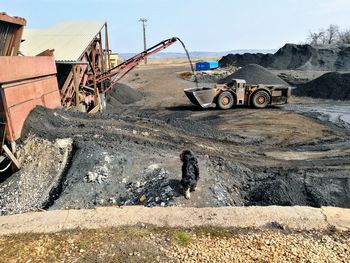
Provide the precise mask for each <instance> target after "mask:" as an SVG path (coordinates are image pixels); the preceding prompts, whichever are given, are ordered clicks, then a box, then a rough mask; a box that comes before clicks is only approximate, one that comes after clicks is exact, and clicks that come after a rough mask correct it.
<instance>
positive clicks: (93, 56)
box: [91, 45, 100, 107]
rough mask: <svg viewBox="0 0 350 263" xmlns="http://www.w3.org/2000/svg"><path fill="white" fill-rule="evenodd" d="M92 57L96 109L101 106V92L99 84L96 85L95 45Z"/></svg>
mask: <svg viewBox="0 0 350 263" xmlns="http://www.w3.org/2000/svg"><path fill="white" fill-rule="evenodd" d="M91 56H92V61H91V64H92V67H93V72H94V73H93V82H94V93H95V94H94V105H95V107H96V106H99V105H100V98H99V95H100V94H99V90H98V88H97V83H96V67H95V63H96V61H95V45H94V46H93V47H92V49H91Z"/></svg>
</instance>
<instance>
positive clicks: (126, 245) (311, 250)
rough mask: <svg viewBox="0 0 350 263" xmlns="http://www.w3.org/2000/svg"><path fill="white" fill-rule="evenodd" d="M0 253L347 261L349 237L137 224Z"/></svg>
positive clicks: (23, 242) (4, 243)
mask: <svg viewBox="0 0 350 263" xmlns="http://www.w3.org/2000/svg"><path fill="white" fill-rule="evenodd" d="M0 253H1V255H2V257H1V260H0V261H1V262H49V261H51V262H82V261H83V262H348V259H349V258H350V236H349V233H346V232H345V233H337V232H332V231H328V232H312V231H309V232H293V231H288V230H283V229H270V230H254V229H220V228H208V227H206V228H198V229H191V230H181V229H152V228H148V227H147V226H141V227H132V228H130V227H129V228H124V229H100V230H75V231H70V232H61V233H55V234H24V235H23V234H22V235H12V236H1V237H0ZM3 260H4V261H3Z"/></svg>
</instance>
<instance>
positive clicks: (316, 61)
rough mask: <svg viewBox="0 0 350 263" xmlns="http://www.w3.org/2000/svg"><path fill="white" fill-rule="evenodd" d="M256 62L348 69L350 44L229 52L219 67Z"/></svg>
mask: <svg viewBox="0 0 350 263" xmlns="http://www.w3.org/2000/svg"><path fill="white" fill-rule="evenodd" d="M252 63H254V64H258V65H261V66H263V67H266V68H271V69H299V70H323V71H350V45H342V46H311V45H296V44H286V45H284V46H283V47H282V48H280V49H279V50H278V51H277V52H276V53H275V54H261V53H257V54H251V53H245V54H229V55H227V56H224V57H223V58H222V59H221V60H220V61H219V64H220V67H228V66H237V67H244V66H246V65H248V64H252Z"/></svg>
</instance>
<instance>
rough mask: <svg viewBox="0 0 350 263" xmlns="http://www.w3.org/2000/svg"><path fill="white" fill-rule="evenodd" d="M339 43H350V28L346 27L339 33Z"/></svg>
mask: <svg viewBox="0 0 350 263" xmlns="http://www.w3.org/2000/svg"><path fill="white" fill-rule="evenodd" d="M338 43H339V44H350V29H346V30H344V31H341V32H340V33H339V40H338Z"/></svg>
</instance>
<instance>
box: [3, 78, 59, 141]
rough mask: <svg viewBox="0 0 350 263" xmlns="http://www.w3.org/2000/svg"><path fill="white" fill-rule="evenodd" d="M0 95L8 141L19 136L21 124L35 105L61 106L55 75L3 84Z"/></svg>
mask: <svg viewBox="0 0 350 263" xmlns="http://www.w3.org/2000/svg"><path fill="white" fill-rule="evenodd" d="M16 94H17V95H18V96H17V97H16ZM1 97H2V103H3V105H4V114H5V119H6V122H7V131H6V139H7V140H8V141H10V142H12V141H15V140H17V139H19V138H20V136H21V131H22V128H23V124H24V122H25V120H26V118H27V117H28V115H29V113H30V111H31V110H33V109H34V108H35V107H36V106H39V105H40V106H44V107H46V108H51V109H52V108H59V107H60V106H61V103H60V95H59V91H58V85H57V79H56V76H50V77H42V78H40V77H39V78H36V79H34V80H32V81H31V82H28V81H24V82H14V83H12V84H7V85H3V86H2V88H1Z"/></svg>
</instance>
